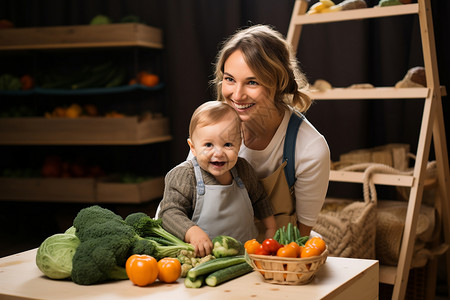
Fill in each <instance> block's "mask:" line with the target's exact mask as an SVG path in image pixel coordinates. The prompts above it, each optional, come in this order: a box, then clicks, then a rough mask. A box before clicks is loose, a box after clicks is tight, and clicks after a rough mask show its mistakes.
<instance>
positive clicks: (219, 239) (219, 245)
mask: <svg viewBox="0 0 450 300" xmlns="http://www.w3.org/2000/svg"><path fill="white" fill-rule="evenodd" d="M212 243H213V250H212V252H213V254H214V256H215V257H227V256H234V255H242V254H243V253H244V246H243V245H242V243H241V242H239V241H238V240H236V239H235V238H233V237H231V236H226V235H219V236H216V237H215V238H214V239H213V240H212Z"/></svg>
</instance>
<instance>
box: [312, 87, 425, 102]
mask: <svg viewBox="0 0 450 300" xmlns="http://www.w3.org/2000/svg"><path fill="white" fill-rule="evenodd" d="M429 92H430V90H429V89H428V88H425V87H424V88H395V87H376V88H366V89H356V88H355V89H354V88H334V89H330V90H326V91H321V92H308V93H307V94H308V95H309V96H310V97H311V98H312V99H314V100H343V99H358V100H360V99H421V98H422V99H423V98H426V97H427V96H428V94H429Z"/></svg>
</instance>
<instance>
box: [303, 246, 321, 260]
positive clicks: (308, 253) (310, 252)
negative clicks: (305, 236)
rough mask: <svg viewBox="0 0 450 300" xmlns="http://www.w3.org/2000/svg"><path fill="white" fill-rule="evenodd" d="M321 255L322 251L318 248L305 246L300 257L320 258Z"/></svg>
mask: <svg viewBox="0 0 450 300" xmlns="http://www.w3.org/2000/svg"><path fill="white" fill-rule="evenodd" d="M321 253H322V252H320V250H319V249H318V248H316V247H312V246H306V245H305V247H304V248H303V250H302V254H301V255H300V257H301V258H304V257H312V256H318V255H320V254H321Z"/></svg>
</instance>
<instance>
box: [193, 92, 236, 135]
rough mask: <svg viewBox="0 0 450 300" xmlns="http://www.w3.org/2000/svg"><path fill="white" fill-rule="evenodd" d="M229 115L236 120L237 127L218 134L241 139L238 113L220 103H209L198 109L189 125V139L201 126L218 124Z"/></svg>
mask: <svg viewBox="0 0 450 300" xmlns="http://www.w3.org/2000/svg"><path fill="white" fill-rule="evenodd" d="M228 115H231V116H232V117H233V118H234V119H235V123H236V124H235V126H233V128H227V130H228V131H227V132H218V134H227V135H231V134H237V135H239V137H241V119H240V118H239V115H238V113H237V112H236V110H234V108H232V107H231V106H230V105H228V104H226V103H225V102H219V101H208V102H205V103H203V104H202V105H200V106H199V107H197V109H196V110H195V111H194V113H193V114H192V117H191V122H190V124H189V137H190V138H192V135H193V134H194V131H195V129H196V128H197V127H198V126H199V125H203V126H206V125H212V124H216V123H217V122H219V121H221V120H222V119H223V118H225V117H226V116H228Z"/></svg>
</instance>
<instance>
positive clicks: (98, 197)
mask: <svg viewBox="0 0 450 300" xmlns="http://www.w3.org/2000/svg"><path fill="white" fill-rule="evenodd" d="M163 190H164V177H163V176H158V177H152V178H146V179H145V180H143V181H140V182H135V183H132V182H128V183H124V182H120V181H118V180H114V179H111V178H109V177H104V178H10V177H0V191H1V193H0V200H26V201H49V202H70V203H129V204H136V203H143V202H147V201H150V200H153V199H156V198H160V197H162V194H163Z"/></svg>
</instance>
